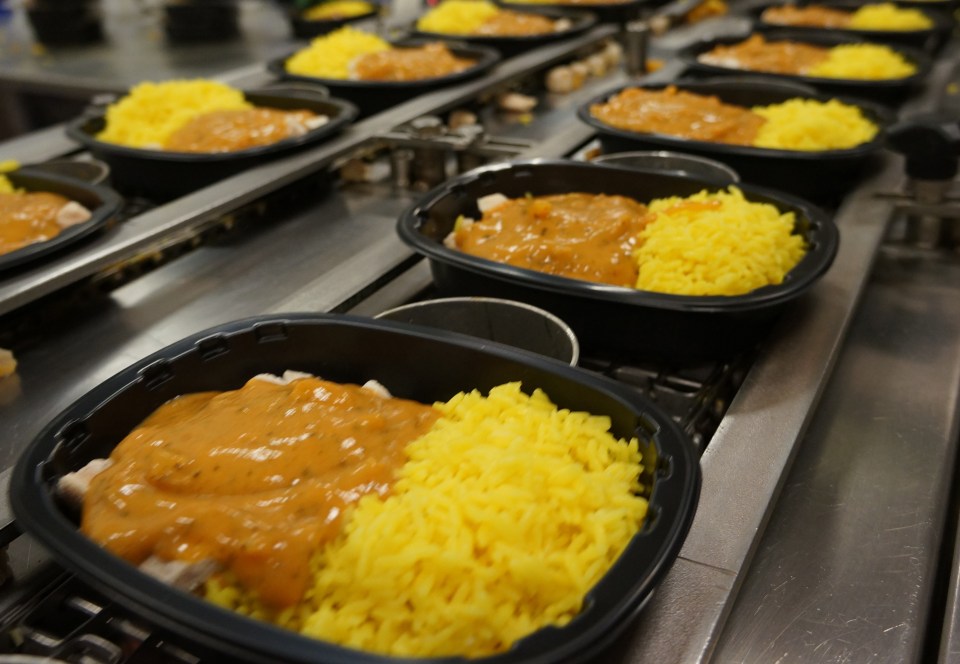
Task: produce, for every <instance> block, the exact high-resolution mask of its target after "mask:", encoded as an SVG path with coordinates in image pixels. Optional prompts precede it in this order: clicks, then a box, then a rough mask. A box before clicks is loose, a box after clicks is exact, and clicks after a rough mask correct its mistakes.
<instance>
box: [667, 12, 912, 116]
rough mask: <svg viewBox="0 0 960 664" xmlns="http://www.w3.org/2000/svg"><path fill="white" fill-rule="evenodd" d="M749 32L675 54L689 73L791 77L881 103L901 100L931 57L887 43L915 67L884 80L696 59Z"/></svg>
mask: <svg viewBox="0 0 960 664" xmlns="http://www.w3.org/2000/svg"><path fill="white" fill-rule="evenodd" d="M761 34H763V36H764V37H766V39H767V41H785V40H786V41H793V42H799V43H806V44H813V45H815V46H824V47H827V48H830V47H833V46H839V45H840V44H854V43H858V42H862V41H863V40H862V39H857V38H856V37H853V36H851V35H849V34H844V33H837V34H833V33H826V32H820V33H817V34H814V33H803V32H796V31H794V30H771V31H769V32H767V31H765V32H763V33H761ZM749 36H750V35H749V34H745V35H741V36H737V37H722V38H718V39H709V40H704V41H698V42H695V43H693V44H691V45H690V46H687V47H686V48H684V49H682V50H681V51H680V52H679V53H678V56H679V57H680V58H682V59H683V60H684V61H685V62H686V64H687V71H688V72H690V73H691V74H693V75H707V76H717V75H725V76H750V77H762V78H766V79H778V80H787V81H795V82H798V83H804V84H806V85H809V86H812V87H814V88H816V89H817V90H820V91H821V92H826V93H830V94H836V95H846V96H850V97H859V98H861V99H869V100H873V101H879V102H881V103H885V104H891V105H893V104H899V103H901V102H903V101H904V100H905V99H906V98H907V96H908V95H909V94H910V93H911V92H912V90H913V89H914V88H916V87H917V86H919V85H920V84H921V83H923V80H924V79H925V78H926V76H927V74H928V73H929V71H930V67H931V60H930V58H929V57H928V56H927V55H925V54H924V53H922V52H920V51H918V50H916V49H912V48H908V47H906V46H890V48H892V49H893V50H894V51H897V52H899V53H900V54H901V55H902V56H903V57H904V58H905V59H906V60H907V61H908V62H910V63H912V64H914V65H915V66H916V68H917V71H916V72H914V73H913V74H912V75H910V76H907V77H906V78H897V79H884V80H865V79H850V78H824V77H819V76H795V75H792V74H775V73H770V72H760V71H753V70H750V69H736V68H733V67H719V66H717V65H708V64H705V63H703V62H700V61H699V60H698V59H697V58H698V56H700V55H701V54H703V53H706V52H707V51H710V50H712V49H713V48H714V47H715V46H719V45H721V44H722V45H725V46H729V45H731V44H738V43H740V42H742V41H743V40H745V39H747V38H748V37H749Z"/></svg>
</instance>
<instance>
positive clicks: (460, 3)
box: [417, 0, 500, 35]
mask: <svg viewBox="0 0 960 664" xmlns="http://www.w3.org/2000/svg"><path fill="white" fill-rule="evenodd" d="M499 11H500V10H499V9H498V8H497V6H496V5H495V4H493V3H492V2H487V1H486V0H446V1H445V2H443V3H442V4H440V5H439V6H437V7H435V8H434V9H431V10H430V11H428V12H427V13H426V14H424V15H423V16H422V17H420V20H418V21H417V29H419V30H422V31H424V32H437V33H441V34H447V35H469V34H472V33H474V32H476V31H477V28H479V27H480V26H481V25H483V24H484V23H486V22H487V21H489V20H490V19H491V18H493V17H494V16H496V15H497V13H498V12H499Z"/></svg>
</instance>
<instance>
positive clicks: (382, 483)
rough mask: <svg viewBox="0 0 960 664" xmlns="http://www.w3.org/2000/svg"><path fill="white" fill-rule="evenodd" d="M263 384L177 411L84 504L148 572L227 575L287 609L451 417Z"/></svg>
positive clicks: (126, 443) (373, 399) (101, 532)
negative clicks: (351, 519)
mask: <svg viewBox="0 0 960 664" xmlns="http://www.w3.org/2000/svg"><path fill="white" fill-rule="evenodd" d="M270 378H272V377H266V378H263V377H257V378H254V379H252V380H250V381H248V382H247V384H246V385H244V386H243V387H242V388H241V389H238V390H233V391H229V392H202V393H195V394H186V395H183V396H180V397H177V398H175V399H173V400H171V401H169V402H167V403H166V404H164V405H163V406H161V407H160V408H159V409H157V410H156V411H155V412H154V413H153V414H152V415H150V416H149V417H148V418H147V419H146V420H144V421H143V422H142V423H141V424H140V426H139V427H137V428H136V429H135V430H134V431H132V432H131V433H130V434H129V435H128V436H127V437H126V438H124V440H123V441H122V442H121V443H120V444H119V445H118V446H117V447H116V448H115V449H114V451H113V453H112V454H111V456H110V461H111V463H109V464H107V467H106V468H102V469H101V470H100V471H99V472H97V473H96V475H95V476H94V477H93V478H92V479H91V480H90V481H89V487H88V488H87V489H86V491H85V492H84V498H83V519H82V525H81V529H82V531H83V532H84V533H85V534H86V535H88V536H89V537H91V538H92V539H93V540H95V541H96V542H98V543H99V544H100V545H102V546H104V547H105V548H107V549H108V550H109V551H111V552H113V553H115V554H117V555H119V556H121V557H123V558H125V559H126V560H128V561H130V562H132V563H134V564H137V565H140V564H142V563H144V562H145V561H148V560H150V559H151V558H156V559H160V560H162V561H178V562H184V563H209V562H210V561H214V562H216V563H218V564H219V565H220V566H222V567H223V568H225V569H226V570H227V571H228V572H229V573H231V574H232V575H233V576H234V577H235V578H236V579H237V580H238V582H239V583H240V584H242V585H243V586H244V587H246V588H249V589H251V590H252V591H253V592H254V593H256V595H257V596H258V597H259V598H260V600H261V601H263V602H264V603H265V604H267V605H270V606H274V607H285V606H290V605H292V604H295V603H296V602H298V601H299V600H300V599H301V597H302V596H303V594H304V592H305V591H306V589H307V587H308V585H309V583H310V579H311V572H310V568H309V562H310V559H311V556H312V555H313V554H314V552H316V551H317V550H318V549H319V547H320V545H321V544H323V543H325V542H328V541H330V540H332V539H333V538H334V537H335V536H336V535H337V534H338V533H339V531H340V528H341V522H342V519H343V516H344V512H345V511H347V510H348V509H350V508H351V506H353V505H354V504H355V503H356V502H357V501H358V500H359V499H360V498H361V497H362V496H364V495H367V494H378V495H385V494H387V493H389V491H390V488H391V485H392V482H393V478H394V473H395V471H396V469H397V468H398V467H399V466H401V465H402V464H403V462H404V457H403V450H404V448H405V446H406V445H407V443H409V442H410V441H412V440H414V439H415V438H417V437H419V436H421V435H422V434H424V433H425V432H426V431H427V430H429V428H430V427H431V426H432V424H433V422H434V421H435V420H436V419H437V417H438V416H439V413H438V412H437V411H435V410H434V408H433V407H431V406H426V405H423V404H420V403H416V402H412V401H406V400H403V399H395V398H391V397H386V396H384V395H383V394H381V393H379V392H378V391H376V390H372V389H369V388H366V387H359V386H356V385H342V384H338V383H332V382H329V381H324V380H320V379H318V378H314V377H297V378H295V379H293V380H291V381H289V382H287V381H283V380H270Z"/></svg>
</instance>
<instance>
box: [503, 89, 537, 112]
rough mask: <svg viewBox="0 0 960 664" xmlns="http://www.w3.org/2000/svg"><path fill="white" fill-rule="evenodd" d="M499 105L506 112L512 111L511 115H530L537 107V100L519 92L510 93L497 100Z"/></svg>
mask: <svg viewBox="0 0 960 664" xmlns="http://www.w3.org/2000/svg"><path fill="white" fill-rule="evenodd" d="M497 105H498V106H500V108H501V109H503V110H504V111H510V112H511V113H529V112H530V111H532V110H533V109H534V108H536V107H537V98H536V97H531V96H530V95H522V94H520V93H519V92H508V93H506V94H503V95H500V97H499V98H498V99H497Z"/></svg>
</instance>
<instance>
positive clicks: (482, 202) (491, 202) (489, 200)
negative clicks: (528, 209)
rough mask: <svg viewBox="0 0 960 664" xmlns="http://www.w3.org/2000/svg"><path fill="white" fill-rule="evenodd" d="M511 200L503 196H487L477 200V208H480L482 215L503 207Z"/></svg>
mask: <svg viewBox="0 0 960 664" xmlns="http://www.w3.org/2000/svg"><path fill="white" fill-rule="evenodd" d="M509 200H510V199H509V198H507V197H506V196H504V195H503V194H488V195H487V196H481V197H480V198H478V199H477V207H478V208H480V212H481V213H484V212H487V211H488V210H492V209H494V208H496V207H499V206H501V205H503V204H504V203H506V202H507V201H509Z"/></svg>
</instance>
